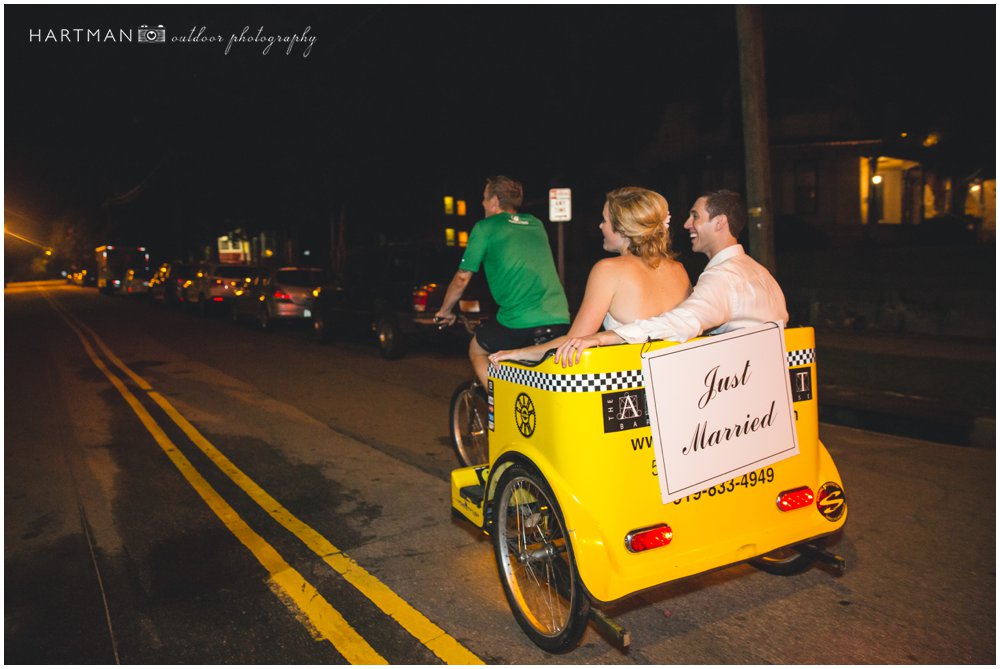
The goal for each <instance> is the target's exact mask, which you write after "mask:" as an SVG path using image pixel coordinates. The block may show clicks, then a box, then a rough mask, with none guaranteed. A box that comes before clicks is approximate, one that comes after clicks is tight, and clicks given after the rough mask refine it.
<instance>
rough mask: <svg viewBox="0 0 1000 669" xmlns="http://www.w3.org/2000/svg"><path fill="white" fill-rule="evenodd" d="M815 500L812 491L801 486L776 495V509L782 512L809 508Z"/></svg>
mask: <svg viewBox="0 0 1000 669" xmlns="http://www.w3.org/2000/svg"><path fill="white" fill-rule="evenodd" d="M814 499H816V498H815V496H813V492H812V490H810V489H809V488H807V487H805V486H803V487H801V488H796V489H795V490H786V491H785V492H783V493H781V494H780V495H778V508H779V509H781V510H782V511H791V510H793V509H801V508H802V507H805V506H809V505H811V504H812V503H813V500H814Z"/></svg>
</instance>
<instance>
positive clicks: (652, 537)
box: [625, 525, 674, 553]
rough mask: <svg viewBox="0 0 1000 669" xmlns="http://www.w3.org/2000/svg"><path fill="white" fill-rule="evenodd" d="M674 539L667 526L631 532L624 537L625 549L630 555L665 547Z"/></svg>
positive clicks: (656, 526)
mask: <svg viewBox="0 0 1000 669" xmlns="http://www.w3.org/2000/svg"><path fill="white" fill-rule="evenodd" d="M673 538H674V531H673V530H671V529H670V526H669V525H654V526H653V527H644V528H642V529H641V530H632V531H631V532H629V533H628V534H627V535H626V536H625V548H627V549H629V551H631V552H632V553H641V552H642V551H648V550H649V549H651V548H659V547H661V546H666V545H667V544H669V543H670V541H671V539H673Z"/></svg>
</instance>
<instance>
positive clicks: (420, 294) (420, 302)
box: [413, 288, 427, 312]
mask: <svg viewBox="0 0 1000 669" xmlns="http://www.w3.org/2000/svg"><path fill="white" fill-rule="evenodd" d="M413 310H414V311H421V312H422V311H427V291H426V290H424V289H423V288H417V289H416V290H415V291H413Z"/></svg>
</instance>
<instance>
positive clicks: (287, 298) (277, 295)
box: [273, 289, 292, 302]
mask: <svg viewBox="0 0 1000 669" xmlns="http://www.w3.org/2000/svg"><path fill="white" fill-rule="evenodd" d="M273 297H274V299H276V300H278V301H279V302H291V301H292V296H291V295H289V294H288V293H286V292H285V291H283V290H281V289H278V290H276V291H274V296H273Z"/></svg>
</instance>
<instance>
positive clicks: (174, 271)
mask: <svg viewBox="0 0 1000 669" xmlns="http://www.w3.org/2000/svg"><path fill="white" fill-rule="evenodd" d="M192 277H194V267H193V266H192V265H190V264H189V263H182V262H177V261H174V262H165V263H163V264H162V265H160V267H159V268H158V269H157V270H156V273H155V274H154V275H153V276H152V277H151V278H150V280H149V299H150V300H152V301H153V302H160V303H162V304H165V305H167V306H176V305H178V304H181V303H183V302H184V284H185V283H186V282H188V281H190V280H191V279H192Z"/></svg>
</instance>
